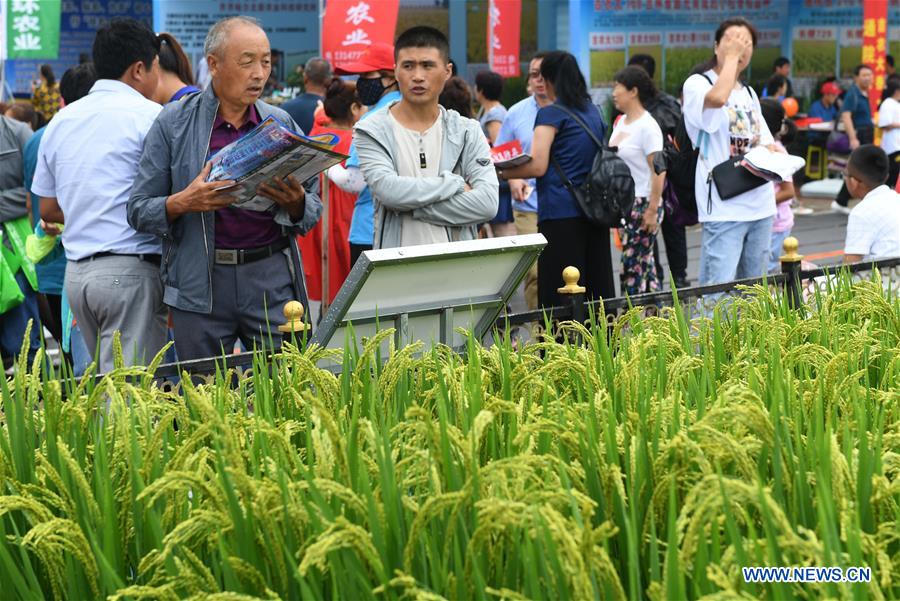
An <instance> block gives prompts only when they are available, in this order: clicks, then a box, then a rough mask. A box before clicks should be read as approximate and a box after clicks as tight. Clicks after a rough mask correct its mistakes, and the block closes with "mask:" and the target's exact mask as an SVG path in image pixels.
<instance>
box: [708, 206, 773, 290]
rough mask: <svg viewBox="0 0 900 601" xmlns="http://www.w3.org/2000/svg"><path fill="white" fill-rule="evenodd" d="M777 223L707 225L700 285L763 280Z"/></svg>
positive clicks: (710, 222) (764, 220) (719, 223)
mask: <svg viewBox="0 0 900 601" xmlns="http://www.w3.org/2000/svg"><path fill="white" fill-rule="evenodd" d="M773 219H774V218H773V217H766V218H765V219H758V220H756V221H709V222H706V223H704V224H703V242H702V245H701V247H700V285H701V286H705V285H709V284H723V283H725V282H731V281H733V280H740V279H744V278H755V277H762V275H763V274H765V273H766V268H767V267H768V265H769V251H770V249H771V244H772V221H773Z"/></svg>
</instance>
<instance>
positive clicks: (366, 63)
mask: <svg viewBox="0 0 900 601" xmlns="http://www.w3.org/2000/svg"><path fill="white" fill-rule="evenodd" d="M334 71H335V73H336V74H337V75H359V78H358V79H357V80H356V97H357V98H358V99H359V101H360V102H361V103H362V104H363V105H365V106H366V107H368V111H367V112H366V113H365V114H364V115H363V116H362V117H361V118H360V121H363V120H365V119H368V118H369V117H371V116H372V115H373V114H375V113H376V112H378V111H380V110H381V109H383V108H385V107H387V106H388V105H390V104H391V103H393V102H396V101H397V100H400V91H399V90H398V89H397V78H396V77H395V75H394V46H393V45H392V44H382V43H376V44H372V45H370V46H369V47H368V48H367V49H366V51H365V52H363V54H362V56H360V57H359V59H358V60H357V61H356V62H354V63H344V64H340V65H335V68H334ZM328 177H329V179H331V181H332V182H334V183H335V184H336V185H337V186H338V187H340V188H341V190H343V191H345V192H350V193H351V194H359V196H357V198H356V205H355V206H354V207H353V219H352V221H351V222H350V267H351V268H352V267H353V265H354V264H355V263H356V260H357V259H358V258H359V255H361V254H362V253H363V251H366V250H371V249H372V243H373V240H374V236H375V224H374V219H375V206H374V205H373V203H372V192H371V191H370V190H369V187H368V186H366V182H365V180H364V179H363V176H362V171H360V168H359V153H358V152H357V150H356V141H355V140H354V142H353V144H351V146H350V158H348V159H347V161H346V163H345V165H344V166H343V167H342V166H341V165H335V166H334V167H332V168H331V169H329V170H328Z"/></svg>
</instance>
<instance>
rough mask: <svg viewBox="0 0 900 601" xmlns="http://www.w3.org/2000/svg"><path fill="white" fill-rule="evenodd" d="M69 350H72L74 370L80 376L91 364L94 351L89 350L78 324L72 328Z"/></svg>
mask: <svg viewBox="0 0 900 601" xmlns="http://www.w3.org/2000/svg"><path fill="white" fill-rule="evenodd" d="M69 350H71V352H72V363H74V365H73V366H72V370H73V371H74V372H75V377H80V376H81V375H82V374H84V371H85V370H86V369H87V368H88V366H89V365H90V364H91V361H92V360H93V359H92V356H93V353H92V352H91V351H89V350H88V347H87V344H85V342H84V337H83V336H82V335H81V330H79V329H78V326H75V327H74V328H72V337H71V338H70V339H69Z"/></svg>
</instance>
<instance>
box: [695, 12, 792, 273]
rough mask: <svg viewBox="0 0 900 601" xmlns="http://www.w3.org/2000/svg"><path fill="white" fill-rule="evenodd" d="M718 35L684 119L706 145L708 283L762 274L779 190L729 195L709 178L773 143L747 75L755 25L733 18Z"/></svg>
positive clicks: (702, 216)
mask: <svg viewBox="0 0 900 601" xmlns="http://www.w3.org/2000/svg"><path fill="white" fill-rule="evenodd" d="M715 39H716V46H715V53H716V54H715V57H714V58H713V59H711V60H710V61H709V63H708V64H706V65H704V66H702V67H700V68H698V69H697V70H696V71H695V74H694V75H691V76H690V77H689V78H688V79H687V81H686V82H685V83H684V122H685V126H686V127H687V132H688V135H689V136H690V138H691V142H692V143H693V144H694V148H699V149H700V156H699V158H698V159H697V172H696V174H695V179H694V182H695V185H694V191H695V195H696V199H697V217H698V219H699V221H700V223H701V225H702V226H703V242H702V245H701V249H700V284H701V285H706V284H718V283H724V282H730V281H733V280H735V279H741V278H753V277H761V276H762V275H763V274H764V273H765V272H766V268H767V266H768V259H769V244H770V241H771V237H772V219H773V218H774V216H775V189H774V187H773V186H772V185H771V184H769V183H768V182H763V183H761V184H760V185H759V186H756V187H753V188H752V189H749V190H747V191H746V192H743V193H741V194H737V195H735V196H733V197H731V198H727V199H722V198H721V196H720V195H719V190H718V188H717V186H716V183H715V181H713V180H712V178H711V177H710V174H711V172H712V170H713V168H714V167H716V166H717V165H720V164H722V163H726V162H727V161H728V160H729V159H732V158H735V157H737V156H739V155H743V154H745V153H746V152H747V151H749V150H750V149H751V148H754V147H755V146H759V145H763V146H767V147H770V148H774V147H773V146H772V144H773V142H774V140H773V139H772V134H771V133H769V128H768V127H767V126H766V122H765V120H764V119H763V117H762V112H761V110H760V107H759V98H757V96H756V93H755V92H754V91H753V90H752V89H751V88H750V87H749V86H746V85H744V84H743V83H742V82H741V80H740V76H741V73H743V72H744V70H745V69H746V68H747V67H748V66H749V65H750V59H751V57H752V56H753V48H754V46H755V45H756V39H757V34H756V29H755V28H754V27H753V25H751V24H750V22H749V21H747V20H746V19H743V18H740V17H737V18H733V19H728V20H726V21H724V22H723V23H722V24H721V25H719V28H718V29H717V30H716V36H715Z"/></svg>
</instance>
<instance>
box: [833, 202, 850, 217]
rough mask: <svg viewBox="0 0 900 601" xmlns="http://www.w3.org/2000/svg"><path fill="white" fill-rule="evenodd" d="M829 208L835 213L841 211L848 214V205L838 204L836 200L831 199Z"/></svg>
mask: <svg viewBox="0 0 900 601" xmlns="http://www.w3.org/2000/svg"><path fill="white" fill-rule="evenodd" d="M831 210H832V211H834V212H835V213H843V214H844V215H849V214H850V207H845V206H842V205H839V204H838V203H837V201H836V200H832V201H831Z"/></svg>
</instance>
